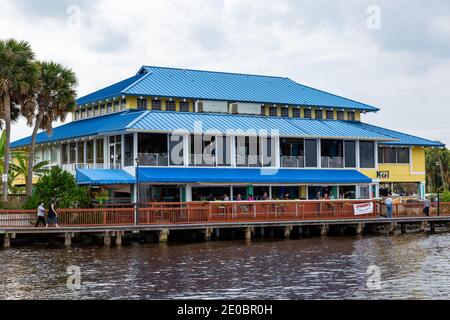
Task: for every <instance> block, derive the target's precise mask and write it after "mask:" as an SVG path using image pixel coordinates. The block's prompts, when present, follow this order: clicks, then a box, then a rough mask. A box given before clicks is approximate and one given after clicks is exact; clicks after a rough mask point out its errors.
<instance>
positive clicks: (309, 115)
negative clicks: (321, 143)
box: [303, 109, 312, 119]
mask: <svg viewBox="0 0 450 320" xmlns="http://www.w3.org/2000/svg"><path fill="white" fill-rule="evenodd" d="M303 117H304V118H306V119H311V118H312V110H311V109H305V112H304V115H303Z"/></svg>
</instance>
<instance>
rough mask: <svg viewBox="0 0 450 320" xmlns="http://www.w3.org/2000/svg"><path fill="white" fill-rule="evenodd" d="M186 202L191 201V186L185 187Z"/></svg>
mask: <svg viewBox="0 0 450 320" xmlns="http://www.w3.org/2000/svg"><path fill="white" fill-rule="evenodd" d="M185 190H186V202H191V201H192V184H187V185H186V189H185Z"/></svg>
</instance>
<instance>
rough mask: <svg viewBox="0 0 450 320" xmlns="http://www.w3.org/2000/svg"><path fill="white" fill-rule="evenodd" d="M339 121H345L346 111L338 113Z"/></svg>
mask: <svg viewBox="0 0 450 320" xmlns="http://www.w3.org/2000/svg"><path fill="white" fill-rule="evenodd" d="M337 119H338V120H345V112H344V111H338V112H337Z"/></svg>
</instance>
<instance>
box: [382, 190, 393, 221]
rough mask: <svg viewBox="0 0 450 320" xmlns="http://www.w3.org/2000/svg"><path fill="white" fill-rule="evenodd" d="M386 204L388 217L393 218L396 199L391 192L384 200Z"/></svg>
mask: <svg viewBox="0 0 450 320" xmlns="http://www.w3.org/2000/svg"><path fill="white" fill-rule="evenodd" d="M384 204H385V205H386V218H392V207H393V204H394V200H392V197H391V194H390V193H389V194H388V196H387V198H386V200H384Z"/></svg>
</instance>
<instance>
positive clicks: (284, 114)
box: [281, 108, 289, 117]
mask: <svg viewBox="0 0 450 320" xmlns="http://www.w3.org/2000/svg"><path fill="white" fill-rule="evenodd" d="M281 116H282V117H289V108H281Z"/></svg>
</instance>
